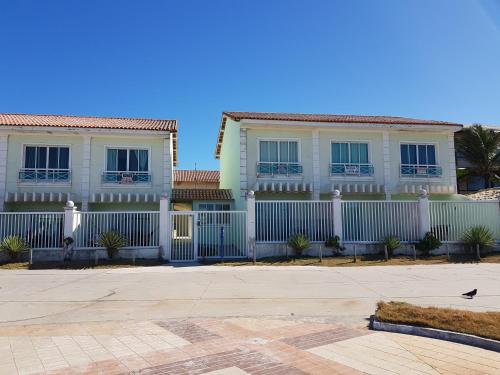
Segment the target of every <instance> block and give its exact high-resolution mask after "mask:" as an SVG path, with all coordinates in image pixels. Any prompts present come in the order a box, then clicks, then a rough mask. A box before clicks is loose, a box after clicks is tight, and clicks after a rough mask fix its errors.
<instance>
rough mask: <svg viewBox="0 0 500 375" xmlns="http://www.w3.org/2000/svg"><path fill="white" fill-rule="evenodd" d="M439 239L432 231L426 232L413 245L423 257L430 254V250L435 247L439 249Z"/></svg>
mask: <svg viewBox="0 0 500 375" xmlns="http://www.w3.org/2000/svg"><path fill="white" fill-rule="evenodd" d="M441 245H442V243H441V241H440V240H439V239H438V238H437V237H436V236H435V235H434V233H432V232H427V233H426V234H425V236H424V238H422V239H421V240H420V242H418V243H417V244H416V245H415V248H416V249H417V250H419V251H420V252H421V254H422V256H424V257H428V256H429V255H431V251H432V250H435V249H439V248H440V247H441Z"/></svg>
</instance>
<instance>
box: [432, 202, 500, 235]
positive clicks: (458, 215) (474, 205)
mask: <svg viewBox="0 0 500 375" xmlns="http://www.w3.org/2000/svg"><path fill="white" fill-rule="evenodd" d="M429 204H430V219H431V221H430V224H431V232H433V233H434V234H435V235H436V237H438V238H439V239H440V240H441V241H445V242H458V241H460V240H461V239H462V237H463V234H464V232H465V231H466V230H467V229H469V228H471V227H473V226H477V225H483V226H485V227H486V228H488V229H489V230H490V231H491V232H492V233H493V235H494V236H495V239H496V240H497V241H498V240H500V202H499V201H473V202H472V201H464V202H457V201H430V202H429Z"/></svg>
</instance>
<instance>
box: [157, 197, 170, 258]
mask: <svg viewBox="0 0 500 375" xmlns="http://www.w3.org/2000/svg"><path fill="white" fill-rule="evenodd" d="M169 211H170V199H169V196H168V195H167V194H163V195H162V196H161V197H160V224H159V225H160V249H161V254H162V257H163V259H165V260H170V254H171V249H170V241H171V237H172V227H171V223H170V212H169Z"/></svg>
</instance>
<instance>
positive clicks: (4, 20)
mask: <svg viewBox="0 0 500 375" xmlns="http://www.w3.org/2000/svg"><path fill="white" fill-rule="evenodd" d="M0 14H1V22H0V46H1V48H0V112H20V113H55V114H75V115H97V116H101V115H102V116H124V117H151V118H174V119H178V120H179V122H180V131H179V137H180V145H179V152H180V155H179V156H180V164H179V166H180V167H181V168H193V167H194V163H195V162H197V164H198V168H199V169H202V168H216V167H218V163H217V161H216V160H215V159H214V158H213V150H214V147H215V140H216V134H217V130H218V126H219V122H220V116H221V112H222V111H223V110H240V111H275V112H311V113H349V114H370V115H396V116H409V117H417V118H429V119H437V120H450V121H457V122H463V123H473V122H481V123H485V124H500V2H499V1H498V0H479V1H472V0H470V1H468V0H448V1H445V0H443V1H438V0H428V1H427V0H414V1H411V0H392V1H381V0H379V1H371V0H366V1H354V0H350V1H333V0H324V1H311V0H302V1H295V0H258V1H256V0H252V1H240V0H210V1H203V0H200V1H191V0H178V1H168V0H162V1H151V0H148V1H111V0H96V1H90V0H85V1H80V0H61V1H52V0H47V1H40V0H32V1H23V0H16V1H11V0H1V4H0Z"/></svg>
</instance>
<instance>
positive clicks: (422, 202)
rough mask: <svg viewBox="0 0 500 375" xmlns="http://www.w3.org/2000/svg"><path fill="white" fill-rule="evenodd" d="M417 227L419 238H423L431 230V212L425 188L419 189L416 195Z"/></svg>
mask: <svg viewBox="0 0 500 375" xmlns="http://www.w3.org/2000/svg"><path fill="white" fill-rule="evenodd" d="M418 227H419V233H420V238H424V236H425V235H426V233H427V232H430V231H431V213H430V205H429V194H428V193H427V190H424V189H422V190H420V194H419V196H418Z"/></svg>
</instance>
